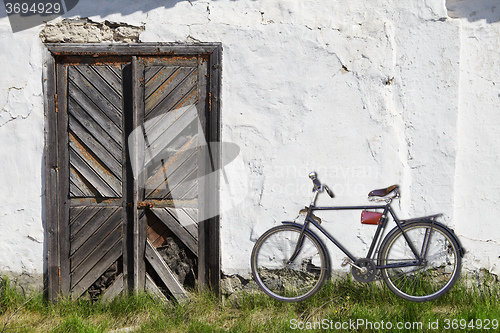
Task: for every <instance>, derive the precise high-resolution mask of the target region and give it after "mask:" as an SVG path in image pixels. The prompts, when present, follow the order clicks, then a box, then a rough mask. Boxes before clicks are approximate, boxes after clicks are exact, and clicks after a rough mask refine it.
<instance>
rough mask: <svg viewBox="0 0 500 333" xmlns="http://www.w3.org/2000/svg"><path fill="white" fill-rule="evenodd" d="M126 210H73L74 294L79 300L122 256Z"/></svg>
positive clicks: (72, 208)
mask: <svg viewBox="0 0 500 333" xmlns="http://www.w3.org/2000/svg"><path fill="white" fill-rule="evenodd" d="M122 243H123V208H122V207H91V206H86V207H84V206H74V207H71V208H70V270H71V291H72V294H73V296H75V297H79V296H80V295H82V294H83V293H84V292H85V291H87V290H88V288H89V287H90V286H91V285H92V284H93V283H94V282H95V281H96V280H97V279H98V278H99V277H101V276H102V275H103V274H104V273H105V272H106V270H107V269H108V268H109V267H110V266H111V265H112V264H113V263H115V262H116V261H117V260H118V259H119V258H120V257H121V255H122Z"/></svg>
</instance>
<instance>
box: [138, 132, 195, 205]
mask: <svg viewBox="0 0 500 333" xmlns="http://www.w3.org/2000/svg"><path fill="white" fill-rule="evenodd" d="M185 147H186V149H183V150H181V151H180V152H178V153H177V154H175V155H174V156H172V157H171V158H169V159H168V160H166V161H164V162H163V163H161V161H160V162H159V163H158V162H156V163H155V164H156V165H157V166H156V167H155V168H154V169H153V170H152V171H151V172H150V173H149V172H148V174H147V175H146V183H145V188H146V193H145V196H146V198H153V197H154V198H161V197H165V195H163V196H161V195H157V192H158V191H157V189H163V190H167V186H168V185H167V183H168V181H169V179H168V177H169V175H172V174H173V173H174V171H175V170H178V169H179V168H180V167H181V165H182V164H183V163H184V162H185V161H186V160H189V159H192V158H196V154H197V150H196V149H194V148H191V147H196V139H195V138H193V139H192V140H190V141H188V142H187V143H186V146H185ZM189 148H191V149H189ZM169 192H170V191H168V192H167V193H169ZM153 193H154V194H153Z"/></svg>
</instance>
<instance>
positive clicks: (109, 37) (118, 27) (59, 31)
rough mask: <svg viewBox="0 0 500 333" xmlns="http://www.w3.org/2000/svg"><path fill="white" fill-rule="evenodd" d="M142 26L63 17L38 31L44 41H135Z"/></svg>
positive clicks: (142, 29) (141, 30) (137, 39)
mask: <svg viewBox="0 0 500 333" xmlns="http://www.w3.org/2000/svg"><path fill="white" fill-rule="evenodd" d="M143 31H144V27H143V26H141V27H137V26H132V25H129V24H126V23H115V22H109V21H104V22H103V23H100V22H93V21H92V20H90V19H88V18H85V19H74V20H71V19H64V20H62V21H56V22H54V23H49V24H47V25H46V26H45V27H44V28H43V29H42V31H41V32H40V38H41V39H42V41H43V42H44V43H117V42H122V43H136V42H138V41H139V35H140V34H141V32H143Z"/></svg>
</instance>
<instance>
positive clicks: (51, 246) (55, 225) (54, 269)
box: [42, 43, 222, 300]
mask: <svg viewBox="0 0 500 333" xmlns="http://www.w3.org/2000/svg"><path fill="white" fill-rule="evenodd" d="M45 46H46V48H45V55H44V58H45V59H44V60H45V64H44V68H43V88H44V108H45V149H44V155H45V161H44V171H43V175H42V179H43V181H44V183H43V187H44V193H45V198H44V207H43V208H44V220H45V237H46V238H45V239H46V255H47V257H46V260H47V268H46V272H45V274H46V276H45V279H44V280H45V288H46V291H47V297H48V298H49V299H51V300H56V299H57V297H58V296H59V295H61V294H65V293H67V292H68V287H67V286H66V285H65V283H64V280H65V279H64V277H63V276H64V275H65V274H69V272H67V271H65V268H64V267H66V266H68V265H66V264H65V263H61V254H62V253H65V251H67V250H68V249H67V247H68V244H66V243H67V239H69V238H68V227H67V225H66V224H67V218H68V216H67V213H65V212H66V210H67V209H65V202H66V201H67V200H66V198H64V196H63V195H61V191H60V189H61V185H62V184H63V183H64V181H65V179H66V178H67V177H68V175H67V174H65V173H66V171H65V169H66V168H59V164H60V160H61V159H62V160H64V159H63V157H64V154H65V152H64V151H65V149H67V147H65V145H64V142H62V143H61V142H60V141H59V137H60V133H59V132H60V131H61V128H63V127H64V126H61V122H65V121H67V119H66V116H65V115H64V113H63V112H61V114H58V109H59V108H64V105H61V104H60V103H65V102H64V101H63V102H61V101H58V100H57V85H58V84H64V80H65V78H62V77H60V78H58V77H57V72H56V63H57V60H58V57H64V56H88V57H95V58H99V57H110V56H119V57H123V56H130V57H131V58H132V57H135V56H192V55H199V56H202V57H204V58H205V59H206V61H207V62H208V75H209V81H208V85H207V99H208V103H205V105H206V110H205V112H206V114H207V115H210V117H209V118H210V120H209V124H208V126H207V129H206V130H207V131H206V133H205V134H206V141H207V142H217V143H220V138H221V124H220V92H221V73H222V68H221V64H222V63H221V60H222V45H221V44H220V43H200V44H172V43H134V44H73V43H67V44H58V43H47V44H45ZM58 103H59V104H58ZM214 148H215V149H214ZM211 152H212V156H211V158H210V159H208V160H207V163H211V165H210V168H213V169H214V170H219V169H220V165H221V151H220V144H219V145H216V147H212V149H211ZM65 177H66V178H65ZM208 178H210V181H211V182H212V183H210V184H206V188H207V191H205V192H204V193H203V198H200V199H201V200H200V202H201V204H202V205H205V206H206V207H212V209H214V207H215V209H216V211H218V207H219V188H220V187H219V181H220V180H219V176H217V177H208ZM219 226H220V221H219V216H218V215H217V216H214V217H212V218H210V219H207V220H205V221H202V222H200V223H199V227H198V228H199V241H198V247H199V258H198V261H199V263H198V281H199V284H200V287H202V288H206V287H209V288H211V289H212V290H213V291H214V292H216V293H218V292H219V290H220V271H221V266H220V232H219ZM61 277H63V278H61ZM128 289H129V290H130V289H132V286H130V285H129V286H128Z"/></svg>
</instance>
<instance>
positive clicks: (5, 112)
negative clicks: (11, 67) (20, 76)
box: [0, 85, 33, 127]
mask: <svg viewBox="0 0 500 333" xmlns="http://www.w3.org/2000/svg"><path fill="white" fill-rule="evenodd" d="M25 87H26V85H24V86H23V87H10V88H9V89H8V90H7V102H6V103H5V105H3V106H2V111H1V112H0V127H2V126H4V125H5V124H7V123H8V122H10V121H13V120H15V119H18V118H21V119H26V118H28V117H29V115H30V114H31V112H32V110H33V104H32V103H31V102H30V99H29V96H27V95H26V90H25Z"/></svg>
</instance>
